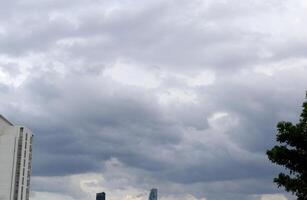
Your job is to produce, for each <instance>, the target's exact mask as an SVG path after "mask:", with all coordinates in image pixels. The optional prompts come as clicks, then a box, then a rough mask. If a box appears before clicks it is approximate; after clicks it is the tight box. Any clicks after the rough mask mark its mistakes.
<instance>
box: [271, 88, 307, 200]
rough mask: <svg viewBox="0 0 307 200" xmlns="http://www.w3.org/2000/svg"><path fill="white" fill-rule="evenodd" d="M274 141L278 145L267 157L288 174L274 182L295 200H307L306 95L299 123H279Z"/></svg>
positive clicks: (280, 175)
mask: <svg viewBox="0 0 307 200" xmlns="http://www.w3.org/2000/svg"><path fill="white" fill-rule="evenodd" d="M276 140H277V142H278V143H279V145H276V146H274V147H273V148H272V149H271V150H268V151H267V156H268V158H269V159H270V160H271V161H272V162H273V163H276V164H278V165H281V166H284V167H285V168H286V169H287V172H288V173H287V174H285V173H280V174H279V175H278V177H277V178H274V182H275V183H277V185H278V187H284V188H285V190H286V191H287V192H292V194H295V195H296V196H297V200H307V93H306V98H305V101H304V103H303V111H302V113H301V115H300V120H299V122H298V123H297V124H292V123H291V122H285V121H282V122H279V123H278V124H277V135H276Z"/></svg>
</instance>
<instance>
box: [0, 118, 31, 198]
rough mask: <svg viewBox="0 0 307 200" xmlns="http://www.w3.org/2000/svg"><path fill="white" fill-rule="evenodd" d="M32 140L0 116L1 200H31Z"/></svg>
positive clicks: (28, 131)
mask: <svg viewBox="0 0 307 200" xmlns="http://www.w3.org/2000/svg"><path fill="white" fill-rule="evenodd" d="M32 138H33V134H32V132H31V130H29V129H28V128H26V127H24V126H15V125H13V124H12V123H11V122H10V121H8V120H7V119H6V118H4V117H3V116H2V115H0V200H29V195H30V177H31V169H32V167H31V161H32Z"/></svg>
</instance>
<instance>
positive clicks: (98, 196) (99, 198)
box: [96, 192, 106, 200]
mask: <svg viewBox="0 0 307 200" xmlns="http://www.w3.org/2000/svg"><path fill="white" fill-rule="evenodd" d="M105 199H106V193H104V192H101V193H97V194H96V200H105Z"/></svg>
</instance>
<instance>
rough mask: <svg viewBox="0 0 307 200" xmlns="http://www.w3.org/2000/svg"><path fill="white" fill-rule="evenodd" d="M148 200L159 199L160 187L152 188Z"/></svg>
mask: <svg viewBox="0 0 307 200" xmlns="http://www.w3.org/2000/svg"><path fill="white" fill-rule="evenodd" d="M148 200H158V189H156V188H153V189H151V191H150V194H149V198H148Z"/></svg>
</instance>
